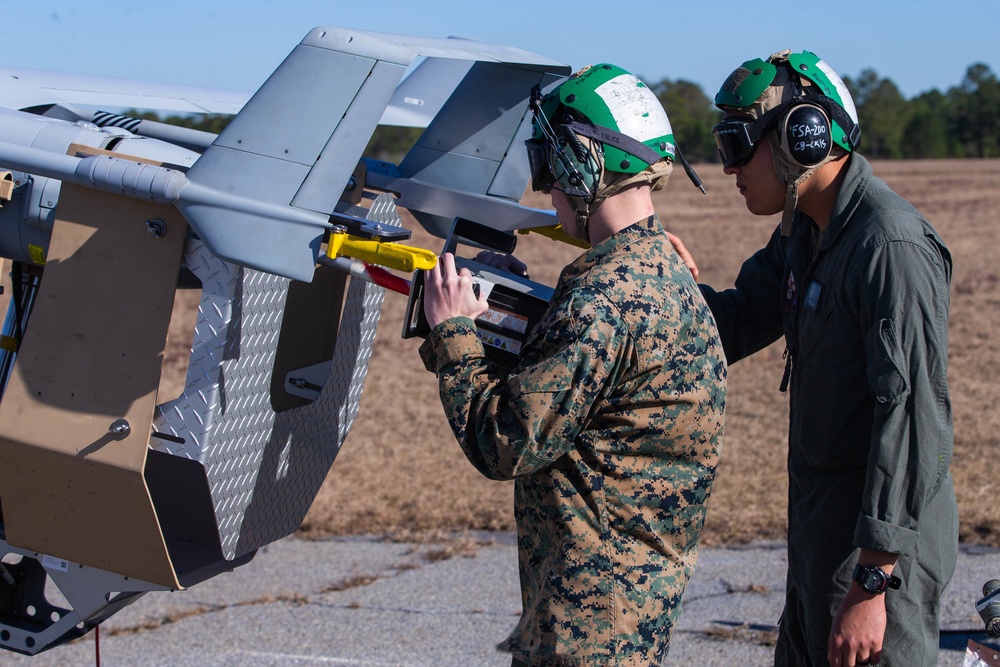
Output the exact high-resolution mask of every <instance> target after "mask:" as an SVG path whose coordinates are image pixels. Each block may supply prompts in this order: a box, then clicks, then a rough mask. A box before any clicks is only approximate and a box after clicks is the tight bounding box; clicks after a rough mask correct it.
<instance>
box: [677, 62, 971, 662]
mask: <svg viewBox="0 0 1000 667" xmlns="http://www.w3.org/2000/svg"><path fill="white" fill-rule="evenodd" d="M715 101H716V105H717V106H718V107H719V108H721V109H722V110H723V111H725V112H726V119H725V120H724V121H723V122H722V123H720V124H719V125H717V126H716V127H715V128H714V132H715V136H716V140H717V143H718V145H719V151H720V153H721V155H722V158H723V163H724V170H725V172H726V173H727V174H729V175H732V176H735V178H736V186H737V187H738V188H739V190H740V193H741V194H742V195H743V197H744V198H745V200H746V205H747V208H748V209H749V210H750V211H751V212H752V213H754V214H757V215H774V214H777V213H782V221H781V224H780V226H779V227H778V228H777V229H775V231H774V234H773V235H772V236H771V239H770V241H769V242H768V244H767V246H766V247H764V248H763V249H761V250H760V251H758V252H757V253H756V254H754V255H753V256H752V257H751V258H750V259H748V260H747V261H746V262H745V263H744V264H743V267H742V269H741V270H740V273H739V276H738V278H737V280H736V285H735V287H734V288H732V289H729V290H726V291H724V292H715V291H714V290H712V289H711V288H709V287H707V286H703V291H704V293H705V296H706V299H707V300H708V303H709V305H710V306H711V308H712V312H713V314H714V315H715V317H716V319H717V321H718V323H719V331H720V334H721V336H722V340H723V342H724V344H725V350H726V357H727V359H728V361H729V363H735V362H736V361H738V360H739V359H742V358H743V357H746V356H748V355H750V354H753V353H754V352H756V351H758V350H760V349H762V348H764V347H765V346H767V345H769V344H771V343H773V342H774V341H776V340H777V339H778V338H779V337H781V336H782V335H784V337H785V341H786V344H787V350H786V359H787V362H786V367H785V373H784V378H783V379H782V381H781V390H782V391H786V390H787V391H788V392H789V394H790V396H789V399H790V427H789V435H788V448H789V451H788V474H789V490H788V501H789V507H788V587H787V591H786V595H787V599H786V603H785V609H784V614H783V616H782V620H781V623H780V631H779V637H778V646H777V649H776V654H775V664H776V665H827V664H832V665H833V666H834V667H853V666H854V665H868V664H872V665H875V664H881V665H898V666H900V667H919V666H922V665H926V666H931V665H935V664H937V656H938V617H939V608H940V598H941V593H942V591H943V590H944V587H945V586H946V585H947V583H948V581H949V580H950V579H951V576H952V573H953V572H954V569H955V562H956V559H957V550H958V514H957V506H956V502H955V493H954V490H953V487H952V480H951V474H950V472H949V463H950V461H951V457H952V448H953V440H952V423H951V404H950V399H949V392H948V381H947V367H948V307H949V284H950V280H951V270H952V264H951V255H950V254H949V252H948V249H947V248H946V247H945V245H944V243H943V242H942V240H941V238H940V236H938V234H937V232H936V231H935V230H934V228H933V227H932V226H931V225H930V223H929V222H927V220H925V219H924V217H923V216H922V215H921V214H920V213H919V212H917V211H916V210H915V209H914V208H913V207H912V206H911V205H910V204H908V203H907V202H906V201H904V200H903V199H902V198H901V197H899V195H897V194H896V193H894V192H893V191H892V190H890V189H889V188H888V186H886V184H885V183H884V182H882V181H881V180H879V179H878V178H876V177H875V176H874V175H873V173H872V168H871V165H870V164H869V163H868V162H867V161H866V160H865V159H864V158H863V157H862V156H860V155H858V154H857V153H856V152H855V150H856V148H857V145H858V137H859V130H858V125H857V114H856V112H855V109H854V103H853V101H852V100H851V96H850V93H849V92H848V91H847V88H846V87H845V86H844V84H843V82H842V81H841V80H840V77H838V76H837V75H836V73H834V72H833V70H832V69H830V68H829V66H828V65H826V63H825V62H823V61H822V60H820V59H819V58H818V57H817V56H816V55H815V54H812V53H810V52H808V51H805V52H800V53H791V52H788V51H785V52H781V53H776V54H774V55H772V56H771V57H770V58H768V59H767V60H766V61H765V60H761V59H755V60H751V61H747V62H746V63H744V64H743V65H742V66H741V67H739V68H737V69H736V70H735V71H734V72H733V73H732V74H731V75H730V76H729V78H728V79H727V80H726V82H725V83H724V84H723V85H722V89H721V90H720V91H719V93H718V95H717V96H716V98H715ZM678 249H679V250H681V252H682V255H683V254H686V253H685V252H684V250H683V248H678Z"/></svg>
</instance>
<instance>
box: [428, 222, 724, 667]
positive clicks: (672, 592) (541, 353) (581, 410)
mask: <svg viewBox="0 0 1000 667" xmlns="http://www.w3.org/2000/svg"><path fill="white" fill-rule="evenodd" d="M420 352H421V355H422V357H423V359H424V363H425V365H426V367H427V369H428V370H431V371H434V372H436V373H437V374H438V377H439V383H440V392H441V400H442V402H443V404H444V409H445V414H446V415H447V417H448V420H449V422H450V423H451V426H452V429H453V430H454V432H455V435H456V436H457V438H458V441H459V443H460V444H461V446H462V449H463V450H464V452H465V454H466V456H467V457H468V459H469V461H471V462H472V464H473V465H475V466H476V468H477V469H479V471H480V472H482V473H483V474H484V475H486V476H487V477H489V478H491V479H511V478H513V479H515V480H516V481H515V487H514V493H515V495H514V514H515V519H516V523H517V532H518V558H519V565H520V579H521V596H522V603H523V612H522V615H521V619H520V622H519V623H518V625H517V628H516V629H515V630H514V632H513V634H512V635H511V636H510V637H509V638H508V639H507V641H506V642H505V643H504V644H503V645H502V646H501V648H503V649H505V650H509V651H510V652H511V653H512V654H513V656H514V658H515V659H516V660H519V661H523V662H525V663H527V664H531V665H636V666H638V665H659V664H660V662H661V661H662V659H663V658H664V657H665V656H666V653H667V650H668V648H669V644H670V635H671V630H672V628H673V625H674V622H675V620H676V619H677V617H678V615H679V611H680V602H681V595H682V594H683V592H684V588H685V586H686V585H687V582H688V580H689V578H690V577H691V574H692V572H693V570H694V565H695V561H696V559H697V554H698V538H699V535H700V533H701V529H702V525H703V523H704V519H705V511H706V506H707V503H708V497H709V493H710V492H711V488H712V481H713V479H714V477H715V469H716V464H717V462H718V458H719V453H720V449H721V446H722V434H723V409H724V407H725V396H726V364H725V358H724V354H723V350H722V345H721V343H720V341H719V337H718V333H717V331H716V327H715V322H714V320H713V318H712V315H711V313H710V311H709V310H708V308H707V306H706V304H705V301H704V299H703V297H702V295H701V293H700V292H699V290H698V287H697V285H696V284H695V282H694V281H693V279H692V277H691V274H690V272H689V271H688V269H687V267H686V266H685V265H684V264H683V263H682V262H681V261H680V259H679V258H678V257H677V255H676V254H675V253H674V251H673V249H672V248H671V247H670V244H669V242H668V241H667V238H666V235H665V234H664V232H663V228H662V227H661V225H660V222H659V220H658V219H657V218H656V216H651V217H650V218H648V219H646V220H642V221H640V222H638V223H636V224H633V225H632V226H630V227H628V228H627V229H624V230H622V231H620V232H618V233H617V234H615V235H613V236H611V237H610V238H608V239H606V240H605V241H603V242H601V243H599V244H598V245H597V246H595V247H593V248H591V249H590V250H589V251H587V252H586V253H584V254H583V255H581V256H580V257H579V258H578V259H577V260H575V261H574V262H573V263H571V264H570V265H568V266H567V267H566V268H564V269H563V272H562V275H561V276H560V278H559V282H558V284H557V285H556V288H555V292H554V294H553V297H552V300H551V302H550V304H549V308H548V311H547V312H546V314H545V316H544V317H543V319H542V320H541V321H540V322H539V324H538V326H537V327H536V328H535V329H534V331H533V332H532V334H531V337H530V339H529V340H528V342H527V343H526V345H525V347H524V348H523V350H522V353H521V357H520V361H519V364H518V366H517V367H516V368H514V369H513V370H512V371H511V373H510V374H509V375H508V376H506V377H501V376H500V375H498V371H497V369H496V368H495V367H494V366H493V365H492V364H491V363H490V362H489V361H488V360H487V359H486V357H485V356H484V352H483V347H482V344H481V343H480V341H479V339H478V338H477V336H476V329H475V326H474V324H473V322H472V320H470V319H468V318H462V317H458V318H452V319H449V320H446V321H445V322H442V323H441V324H439V325H438V326H437V327H436V328H435V329H434V330H433V331H432V332H431V334H430V335H429V336H428V338H427V340H426V341H425V342H424V344H423V345H422V346H421V350H420Z"/></svg>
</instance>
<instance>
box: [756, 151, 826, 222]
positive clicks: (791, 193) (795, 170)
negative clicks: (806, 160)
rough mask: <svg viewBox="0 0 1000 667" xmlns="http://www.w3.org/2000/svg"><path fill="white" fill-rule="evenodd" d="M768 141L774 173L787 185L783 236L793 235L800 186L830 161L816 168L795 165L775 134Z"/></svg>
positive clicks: (782, 217)
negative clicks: (793, 221) (793, 222)
mask: <svg viewBox="0 0 1000 667" xmlns="http://www.w3.org/2000/svg"><path fill="white" fill-rule="evenodd" d="M767 141H768V142H769V143H770V144H771V156H772V161H773V163H774V171H775V173H776V174H777V175H778V178H779V179H781V181H782V182H783V183H784V184H785V207H784V209H783V210H782V212H781V235H782V236H791V235H792V218H793V217H794V216H795V209H796V208H797V207H798V205H799V185H801V184H802V183H804V182H805V181H806V179H808V178H809V177H810V176H812V175H813V174H814V173H815V172H816V170H817V169H819V168H820V167H821V166H822V165H824V164H826V163H827V162H829V161H830V159H831V158H829V157H828V158H827V159H826V160H823V162H820V163H819V164H817V165H816V166H814V167H802V166H800V165H797V164H794V163H793V162H792V161H791V159H790V158H789V157H788V156H787V155H786V154H785V151H784V150H782V148H781V146H780V145H779V142H778V137H777V134H776V133H775V132H770V133H768V135H767Z"/></svg>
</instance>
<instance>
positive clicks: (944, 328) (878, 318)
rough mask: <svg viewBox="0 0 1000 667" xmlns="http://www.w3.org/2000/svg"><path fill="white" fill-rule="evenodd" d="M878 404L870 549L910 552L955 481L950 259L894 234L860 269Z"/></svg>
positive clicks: (860, 530) (863, 520)
mask: <svg viewBox="0 0 1000 667" xmlns="http://www.w3.org/2000/svg"><path fill="white" fill-rule="evenodd" d="M856 275H857V276H858V277H859V283H858V286H857V290H858V294H859V297H860V309H861V310H860V313H859V317H860V322H861V326H862V331H863V332H865V347H866V355H867V361H866V363H867V374H868V383H869V387H870V389H871V393H872V396H873V398H874V401H875V405H874V423H873V427H872V436H871V452H870V454H869V460H868V471H867V477H866V481H865V491H864V497H863V499H862V512H861V516H860V517H859V519H858V523H857V526H856V528H855V543H856V544H857V546H859V547H861V548H867V549H874V550H878V551H886V552H889V553H897V554H902V555H906V554H908V553H911V552H912V549H913V548H914V546H915V544H916V541H917V537H918V533H917V522H918V521H919V520H920V518H921V516H922V513H923V512H924V510H925V508H927V507H928V506H929V505H930V504H931V500H932V499H933V497H934V495H935V494H936V493H937V491H938V489H939V488H940V487H941V484H942V483H943V482H944V481H945V479H946V476H947V474H948V469H949V465H950V463H951V454H952V450H953V435H952V434H953V431H952V422H951V405H950V400H949V394H948V386H947V361H948V308H949V282H950V277H951V266H950V257H949V256H948V254H947V250H946V249H944V248H942V247H939V246H937V245H936V244H935V243H934V242H933V241H932V240H930V239H928V241H927V243H926V244H923V245H922V244H919V243H915V242H913V241H892V242H889V243H886V244H884V245H883V246H881V247H880V248H878V249H877V250H876V251H875V253H874V255H873V257H872V259H871V261H870V263H869V266H868V267H867V270H861V271H858V272H857V273H856Z"/></svg>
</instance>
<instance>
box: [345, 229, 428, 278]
mask: <svg viewBox="0 0 1000 667" xmlns="http://www.w3.org/2000/svg"><path fill="white" fill-rule="evenodd" d="M326 256H327V257H329V258H330V259H336V258H337V257H341V256H343V257H353V258H354V259H360V260H361V261H363V262H368V263H369V264H378V265H379V266H384V267H386V268H389V269H396V270H397V271H405V272H407V273H410V272H413V271H416V270H417V269H433V268H434V265H435V264H437V255H435V254H434V253H433V252H431V251H430V250H425V249H424V248H416V247H414V246H408V245H403V244H401V243H394V242H390V241H371V240H368V239H362V238H359V237H357V236H351V235H350V234H347V233H345V232H331V233H330V241H329V242H328V244H327V247H326Z"/></svg>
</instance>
